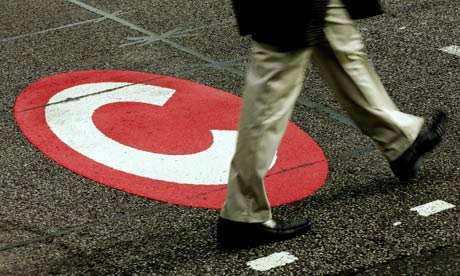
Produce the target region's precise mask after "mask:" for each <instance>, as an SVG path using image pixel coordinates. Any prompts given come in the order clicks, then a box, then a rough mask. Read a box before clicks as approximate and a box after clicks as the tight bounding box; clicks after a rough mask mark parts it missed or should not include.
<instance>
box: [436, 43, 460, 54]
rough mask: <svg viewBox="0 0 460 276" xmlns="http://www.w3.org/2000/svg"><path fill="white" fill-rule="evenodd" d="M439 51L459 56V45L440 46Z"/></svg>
mask: <svg viewBox="0 0 460 276" xmlns="http://www.w3.org/2000/svg"><path fill="white" fill-rule="evenodd" d="M441 51H443V52H446V53H448V54H452V55H456V56H459V57H460V46H457V45H452V46H449V47H444V48H441Z"/></svg>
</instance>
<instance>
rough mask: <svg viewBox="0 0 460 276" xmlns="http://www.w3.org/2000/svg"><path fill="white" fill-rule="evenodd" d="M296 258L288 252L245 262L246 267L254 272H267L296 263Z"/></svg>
mask: <svg viewBox="0 0 460 276" xmlns="http://www.w3.org/2000/svg"><path fill="white" fill-rule="evenodd" d="M297 260H298V258H297V257H296V256H294V255H292V254H291V253H289V252H279V253H273V254H271V255H269V256H267V257H263V258H259V259H255V260H253V261H249V262H247V265H248V266H249V267H251V268H252V269H254V270H258V271H267V270H270V269H272V268H275V267H278V266H283V265H287V264H290V263H293V262H295V261H297Z"/></svg>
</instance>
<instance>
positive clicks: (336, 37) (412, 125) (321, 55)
mask: <svg viewBox="0 0 460 276" xmlns="http://www.w3.org/2000/svg"><path fill="white" fill-rule="evenodd" d="M324 32H325V35H326V41H325V43H324V44H322V45H321V46H319V47H317V48H315V50H314V53H313V56H312V59H313V62H314V63H315V65H317V66H319V68H320V69H321V73H322V74H323V76H324V77H325V79H326V81H327V82H328V84H329V85H330V86H331V88H332V89H333V90H334V92H335V94H336V97H337V99H338V101H339V102H340V103H341V104H342V106H343V107H344V109H345V110H346V111H347V112H348V114H349V115H350V117H351V118H352V119H353V121H354V122H355V123H356V125H357V126H358V127H359V128H360V129H361V130H362V131H363V132H364V133H365V134H366V135H368V136H369V137H371V138H372V139H373V140H374V141H375V142H377V144H378V145H379V147H380V149H381V151H382V152H383V154H384V156H385V157H386V158H387V159H388V160H394V159H396V158H397V157H398V156H400V155H401V154H402V153H403V152H404V151H405V150H406V149H408V148H409V147H410V145H411V144H412V143H413V142H414V140H415V138H416V137H417V135H418V133H419V132H420V129H421V127H422V125H423V119H422V118H419V117H416V116H412V115H409V114H405V113H402V112H401V111H399V110H398V108H397V107H396V105H395V104H394V103H393V101H392V100H391V98H390V97H389V96H388V94H387V92H386V90H385V88H384V87H383V85H382V83H381V81H380V79H379V77H378V75H377V74H376V72H375V70H374V68H372V66H371V65H370V64H369V62H368V59H367V56H366V54H365V53H364V45H363V43H362V38H361V35H360V34H359V32H358V30H357V29H356V28H355V26H354V24H353V21H352V19H351V18H350V17H349V15H348V13H347V11H346V9H345V7H344V6H343V4H342V3H341V1H340V0H331V3H330V7H329V9H328V12H327V15H326V27H325V29H324Z"/></svg>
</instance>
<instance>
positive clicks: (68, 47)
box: [0, 0, 460, 275]
mask: <svg viewBox="0 0 460 276" xmlns="http://www.w3.org/2000/svg"><path fill="white" fill-rule="evenodd" d="M385 3H386V13H385V14H384V15H382V16H378V17H375V18H370V19H366V20H362V21H359V22H357V25H358V28H359V29H360V30H361V32H362V34H363V36H364V38H365V42H366V45H367V50H368V54H369V58H370V60H371V61H372V63H373V64H374V66H375V67H376V69H377V71H378V72H379V74H380V76H381V79H382V82H383V83H384V85H385V87H386V88H387V90H388V92H389V94H390V95H391V96H392V98H393V99H394V101H395V102H396V103H397V104H398V106H399V107H400V108H401V109H402V110H404V111H406V112H408V113H412V114H416V115H418V116H422V117H425V118H427V119H428V120H429V118H430V115H431V114H432V113H433V111H434V110H435V109H443V110H446V111H447V112H448V113H449V115H450V124H449V128H448V132H447V134H446V136H445V139H444V141H443V143H442V144H441V146H440V147H439V148H437V149H436V151H434V152H433V153H431V154H430V155H429V156H428V157H427V159H426V161H425V166H424V170H423V171H422V172H421V174H420V175H419V176H418V177H417V178H416V179H415V180H414V181H412V182H410V183H407V184H404V185H403V184H401V183H399V182H398V181H397V180H396V179H395V178H394V177H393V176H392V174H391V171H390V169H389V167H388V164H387V163H386V161H385V160H384V159H383V157H382V155H381V154H380V153H379V152H378V150H377V149H376V147H375V146H374V145H373V144H372V142H371V141H370V140H369V139H368V138H366V137H365V136H364V135H363V134H362V133H361V132H360V131H359V130H357V129H356V128H355V127H353V125H352V124H350V123H349V120H348V118H347V117H346V115H344V113H343V112H342V110H341V109H340V106H339V105H338V104H337V103H336V101H335V100H334V98H333V95H332V93H331V92H330V90H329V89H328V88H327V87H326V86H325V84H324V82H323V81H322V80H321V78H320V76H319V74H318V72H317V70H316V68H314V67H312V68H311V69H309V70H308V72H307V73H306V79H305V87H304V89H303V91H302V93H301V97H300V98H299V101H298V104H297V105H296V108H295V111H294V114H293V117H292V122H294V123H295V124H296V125H297V126H299V127H300V128H301V129H302V130H304V131H305V132H307V133H308V134H309V135H310V136H311V137H312V138H313V139H314V140H315V141H316V142H317V143H318V145H320V146H321V148H322V149H323V151H324V153H325V155H326V157H327V159H328V162H329V174H328V178H327V180H326V182H325V183H324V185H323V186H322V188H321V189H320V190H319V191H317V192H316V193H315V194H314V195H312V196H309V197H307V198H306V199H303V200H301V201H297V202H295V203H291V204H288V205H284V206H280V207H276V208H274V210H273V211H274V216H276V217H284V218H294V217H300V216H307V217H309V218H311V220H312V221H313V222H314V228H313V231H312V232H311V233H309V234H307V235H305V236H302V237H298V238H295V239H293V240H289V241H284V242H280V243H276V244H271V245H265V246H260V247H256V248H252V249H244V250H237V251H226V250H223V249H221V248H220V247H219V246H218V245H217V244H216V241H215V238H216V237H215V232H214V231H215V223H216V219H217V216H218V210H213V209H202V208H191V207H186V206H177V205H174V204H167V203H163V202H159V201H155V200H151V199H147V198H143V197H138V196H134V195H131V194H128V193H125V192H122V191H118V190H115V189H111V188H108V187H106V186H104V185H100V184H98V183H96V182H94V181H92V180H90V179H87V178H84V177H82V176H80V175H78V174H75V173H73V172H71V171H70V170H68V169H65V168H64V167H62V166H61V165H59V164H58V163H56V162H54V161H53V160H50V159H48V158H47V157H46V156H45V155H44V154H43V153H42V152H41V151H39V150H38V149H36V148H35V147H34V146H33V145H32V144H31V143H30V142H29V141H28V140H27V139H26V138H25V137H24V135H23V134H22V133H21V131H20V130H19V128H18V126H17V124H16V120H15V117H14V113H13V109H14V104H15V100H16V97H17V96H18V95H19V94H20V93H21V91H23V90H24V89H25V88H26V87H27V86H28V85H30V84H31V83H34V82H36V81H37V80H40V79H43V78H46V77H49V76H52V75H55V74H59V73H65V72H71V71H81V70H114V69H115V70H131V71H140V72H150V73H155V74H162V75H168V76H175V77H180V78H183V79H187V80H190V81H194V82H198V83H202V84H205V85H208V86H212V87H215V88H218V89H221V90H224V91H227V92H229V93H232V94H234V95H238V96H240V95H241V87H242V86H243V84H244V76H245V73H244V72H245V68H246V65H247V62H248V57H249V51H250V40H249V39H248V38H242V37H239V36H238V33H237V28H236V26H235V22H234V18H233V13H232V9H231V5H230V1H219V0H199V1H183V0H170V1H160V0H135V1H122V0H113V1H102V0H81V1H77V0H37V1H28V0H15V1H1V3H0V26H2V27H1V28H0V57H1V58H0V64H1V67H0V74H1V75H0V76H1V78H0V80H1V82H0V130H1V131H0V154H1V158H0V170H1V171H0V172H1V173H0V200H1V203H0V274H1V275H265V274H269V275H354V274H357V275H460V250H459V248H460V231H459V230H458V229H459V227H460V219H459V212H460V211H459V208H458V207H455V208H451V209H448V210H445V211H442V212H439V213H436V214H433V215H430V216H426V217H424V216H420V215H419V214H418V213H417V212H414V211H411V210H410V209H411V208H414V207H416V206H420V205H422V204H426V203H429V202H433V201H435V200H442V201H445V202H447V203H450V204H453V205H455V206H457V205H459V204H460V158H459V157H458V156H459V154H460V147H459V139H458V137H459V134H460V129H459V108H458V106H459V105H458V99H459V96H458V92H459V90H460V89H459V88H460V82H459V80H460V56H459V55H460V54H459V52H460V51H459V50H458V49H459V47H460V28H459V26H460V16H459V14H460V13H459V10H460V7H459V4H458V1H456V0H404V1H403V0H387V1H385ZM447 47H450V48H447ZM442 49H451V50H450V51H447V52H446V51H443V50H442ZM184 140H186V137H184ZM277 252H289V254H291V255H293V256H295V257H296V260H295V261H294V262H292V263H289V264H286V265H284V266H281V267H275V268H272V269H270V270H268V271H266V272H260V271H256V270H254V269H253V268H251V267H250V266H248V264H247V263H248V262H249V261H252V260H256V259H258V258H262V257H265V256H269V255H271V254H273V253H277Z"/></svg>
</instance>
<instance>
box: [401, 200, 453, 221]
mask: <svg viewBox="0 0 460 276" xmlns="http://www.w3.org/2000/svg"><path fill="white" fill-rule="evenodd" d="M454 207H455V205H452V204H450V203H447V202H445V201H442V200H435V201H433V202H429V203H427V204H423V205H420V206H417V207H414V208H412V209H410V210H411V211H416V212H417V213H418V214H419V215H421V216H424V217H428V216H430V215H433V214H436V213H439V212H442V211H444V210H447V209H451V208H454Z"/></svg>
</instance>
